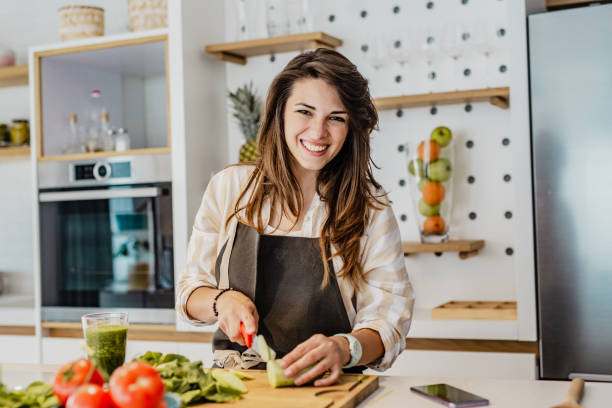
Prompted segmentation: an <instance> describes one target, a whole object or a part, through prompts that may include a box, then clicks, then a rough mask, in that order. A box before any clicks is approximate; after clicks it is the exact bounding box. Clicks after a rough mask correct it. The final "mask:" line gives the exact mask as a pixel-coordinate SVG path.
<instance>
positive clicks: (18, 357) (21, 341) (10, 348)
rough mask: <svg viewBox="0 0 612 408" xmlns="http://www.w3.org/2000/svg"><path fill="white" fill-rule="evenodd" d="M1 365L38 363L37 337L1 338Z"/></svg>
mask: <svg viewBox="0 0 612 408" xmlns="http://www.w3.org/2000/svg"><path fill="white" fill-rule="evenodd" d="M0 363H31V364H35V363H38V339H37V338H36V337H35V336H0Z"/></svg>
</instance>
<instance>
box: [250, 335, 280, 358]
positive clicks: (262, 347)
mask: <svg viewBox="0 0 612 408" xmlns="http://www.w3.org/2000/svg"><path fill="white" fill-rule="evenodd" d="M255 350H256V351H257V353H259V355H260V356H261V358H262V360H263V361H265V362H268V361H270V360H274V359H275V358H276V352H275V351H274V350H272V349H271V348H270V347H269V346H268V343H267V342H266V339H264V336H262V335H261V334H259V335H258V336H257V337H255Z"/></svg>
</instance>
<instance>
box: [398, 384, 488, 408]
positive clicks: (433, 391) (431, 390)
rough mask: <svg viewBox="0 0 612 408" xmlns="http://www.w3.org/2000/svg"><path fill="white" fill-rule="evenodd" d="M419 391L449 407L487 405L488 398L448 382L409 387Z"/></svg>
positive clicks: (460, 407)
mask: <svg viewBox="0 0 612 408" xmlns="http://www.w3.org/2000/svg"><path fill="white" fill-rule="evenodd" d="M410 390H411V391H414V392H416V393H419V394H421V395H423V396H425V397H427V398H430V399H432V400H434V401H436V402H439V403H440V404H442V405H446V406H447V407H449V408H462V407H482V406H484V405H489V400H488V399H486V398H482V397H479V396H478V395H475V394H472V393H470V392H467V391H463V390H461V389H459V388H456V387H453V386H452V385H448V384H431V385H420V386H415V387H410Z"/></svg>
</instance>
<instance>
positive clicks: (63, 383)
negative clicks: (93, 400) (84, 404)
mask: <svg viewBox="0 0 612 408" xmlns="http://www.w3.org/2000/svg"><path fill="white" fill-rule="evenodd" d="M91 370H93V372H92V373H91V374H90V371H91ZM88 376H90V378H89V381H88V383H91V384H98V385H103V384H104V380H103V379H102V376H101V375H100V372H99V371H98V370H97V369H95V368H93V367H92V364H91V361H89V360H87V359H86V358H82V359H80V360H76V361H73V362H71V363H67V364H64V365H63V366H62V367H61V368H60V369H59V370H58V371H57V374H55V380H54V381H53V386H52V388H53V393H54V394H55V396H56V397H57V398H58V399H59V400H60V402H61V403H62V405H66V401H67V400H68V397H69V396H70V394H72V393H73V392H74V391H75V390H76V389H77V388H79V386H81V385H83V384H85V381H86V380H87V377H88Z"/></svg>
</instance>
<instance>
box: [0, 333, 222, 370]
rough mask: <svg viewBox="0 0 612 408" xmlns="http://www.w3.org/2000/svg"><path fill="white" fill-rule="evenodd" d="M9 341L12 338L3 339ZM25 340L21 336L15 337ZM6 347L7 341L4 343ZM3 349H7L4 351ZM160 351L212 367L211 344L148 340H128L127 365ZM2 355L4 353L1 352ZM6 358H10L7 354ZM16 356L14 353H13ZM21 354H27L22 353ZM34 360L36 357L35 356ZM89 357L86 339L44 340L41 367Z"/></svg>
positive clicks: (1, 356)
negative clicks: (152, 352)
mask: <svg viewBox="0 0 612 408" xmlns="http://www.w3.org/2000/svg"><path fill="white" fill-rule="evenodd" d="M1 337H9V336H1ZM13 337H22V336H13ZM2 344H3V345H4V340H3V342H2ZM35 347H36V339H35V338H34V337H32V347H31V348H32V349H35ZM0 349H4V347H1V348H0ZM149 350H150V351H159V352H161V353H164V354H168V353H178V354H182V355H184V356H185V357H187V358H189V359H190V360H202V362H203V364H204V367H210V366H211V365H212V345H211V344H210V343H187V342H185V343H182V342H174V341H148V340H128V342H127V349H126V351H125V359H126V361H130V360H132V359H133V358H135V357H136V356H138V355H140V354H143V353H145V352H146V351H149ZM0 353H2V351H0ZM4 353H5V354H11V353H8V352H6V351H5V352H4ZM13 354H14V353H13ZM21 354H24V355H25V354H26V353H25V352H24V353H21ZM34 357H35V356H34ZM82 357H86V354H85V350H84V341H83V339H74V338H58V337H44V338H43V339H42V363H43V364H63V363H66V362H68V361H72V360H76V359H78V358H82ZM0 362H21V363H23V362H32V363H36V362H37V361H35V358H30V359H29V360H26V359H25V357H24V356H17V357H13V358H12V359H10V360H6V361H5V360H4V354H0Z"/></svg>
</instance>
